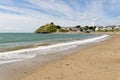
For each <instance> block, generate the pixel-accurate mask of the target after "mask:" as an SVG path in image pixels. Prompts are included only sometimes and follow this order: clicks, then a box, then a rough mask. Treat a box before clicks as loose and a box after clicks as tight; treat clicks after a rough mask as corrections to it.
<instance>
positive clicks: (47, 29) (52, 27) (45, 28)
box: [35, 22, 120, 33]
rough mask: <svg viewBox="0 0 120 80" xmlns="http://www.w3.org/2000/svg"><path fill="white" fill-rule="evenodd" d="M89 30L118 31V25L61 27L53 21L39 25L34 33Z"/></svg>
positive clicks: (119, 29)
mask: <svg viewBox="0 0 120 80" xmlns="http://www.w3.org/2000/svg"><path fill="white" fill-rule="evenodd" d="M90 32H120V25H108V26H80V25H77V26H74V27H70V26H69V27H65V26H64V27H61V26H59V25H55V24H54V23H53V22H51V23H50V24H46V25H43V26H41V27H39V28H38V29H37V30H36V31H35V33H90Z"/></svg>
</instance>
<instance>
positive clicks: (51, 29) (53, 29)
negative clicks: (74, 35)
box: [35, 22, 61, 33]
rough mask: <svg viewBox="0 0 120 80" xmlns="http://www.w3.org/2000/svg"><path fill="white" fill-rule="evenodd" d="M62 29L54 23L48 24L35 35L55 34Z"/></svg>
mask: <svg viewBox="0 0 120 80" xmlns="http://www.w3.org/2000/svg"><path fill="white" fill-rule="evenodd" d="M59 29H61V27H60V26H58V25H55V24H54V23H53V22H51V23H50V24H46V25H43V26H41V27H40V28H38V29H37V30H36V31H35V33H53V32H57V30H59Z"/></svg>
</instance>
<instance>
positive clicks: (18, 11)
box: [0, 0, 120, 32]
mask: <svg viewBox="0 0 120 80" xmlns="http://www.w3.org/2000/svg"><path fill="white" fill-rule="evenodd" d="M119 3H120V1H119V0H109V2H108V0H74V1H73V0H22V1H21V2H20V1H18V0H3V1H1V2H0V27H1V28H0V32H1V31H2V32H4V31H8V32H14V31H16V32H17V31H19V32H34V30H35V29H36V28H38V27H39V26H41V25H43V24H46V23H48V22H55V23H56V24H58V25H61V26H75V25H78V24H79V25H91V24H92V23H93V22H97V25H109V24H119V18H118V16H120V15H119V13H120V10H119V7H120V6H119V5H118V4H119ZM116 18H117V19H116ZM28 28H29V30H28Z"/></svg>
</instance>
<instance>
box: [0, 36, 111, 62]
mask: <svg viewBox="0 0 120 80" xmlns="http://www.w3.org/2000/svg"><path fill="white" fill-rule="evenodd" d="M108 37H109V35H102V36H98V37H94V38H88V39H84V40H77V41H71V42H66V43H58V44H53V45H48V46H39V47H37V48H29V49H22V50H16V51H9V52H2V53H0V64H4V63H9V62H16V61H22V60H26V59H28V58H33V57H35V56H37V55H44V54H50V53H56V52H60V51H64V50H68V49H71V48H75V47H77V46H79V45H82V44H88V43H93V42H99V41H103V40H105V39H107V38H108Z"/></svg>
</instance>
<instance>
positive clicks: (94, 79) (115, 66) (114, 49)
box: [23, 35, 120, 80]
mask: <svg viewBox="0 0 120 80" xmlns="http://www.w3.org/2000/svg"><path fill="white" fill-rule="evenodd" d="M23 80H120V35H112V38H111V39H109V40H107V41H103V42H101V43H99V44H97V45H94V46H92V47H89V48H85V49H83V50H80V51H79V52H78V53H76V54H73V55H70V56H67V57H66V58H64V59H61V60H58V61H55V62H52V63H49V64H47V65H46V66H44V67H42V68H38V70H37V71H36V72H34V73H32V74H31V75H27V76H26V77H25V78H24V79H23Z"/></svg>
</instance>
